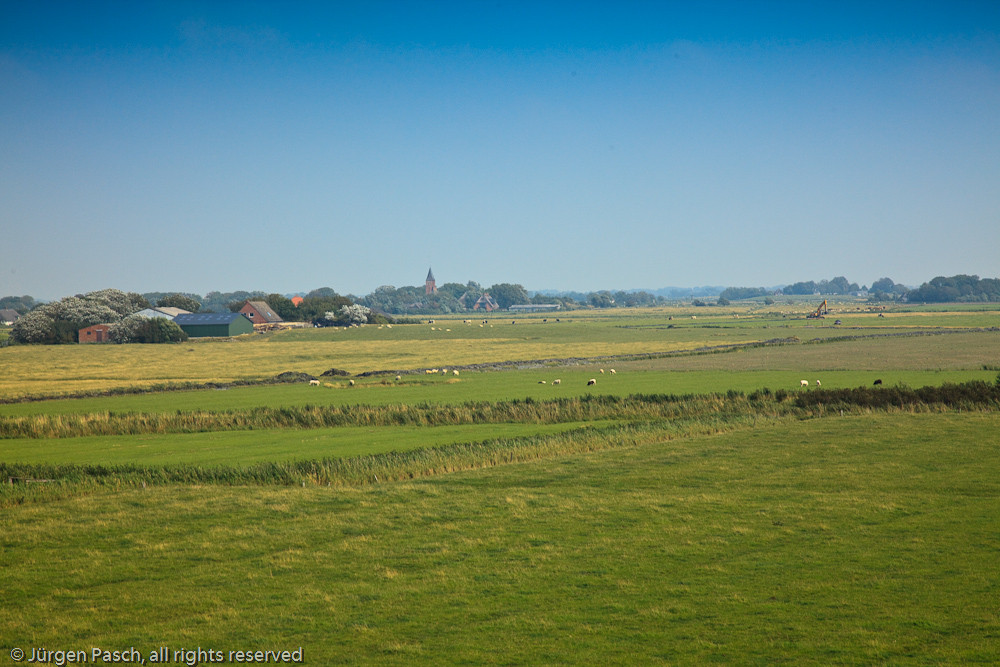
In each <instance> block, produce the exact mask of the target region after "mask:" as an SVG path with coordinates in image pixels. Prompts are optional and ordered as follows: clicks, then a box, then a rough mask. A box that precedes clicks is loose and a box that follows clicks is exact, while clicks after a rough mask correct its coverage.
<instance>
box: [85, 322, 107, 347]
mask: <svg viewBox="0 0 1000 667" xmlns="http://www.w3.org/2000/svg"><path fill="white" fill-rule="evenodd" d="M110 331H111V325H110V324H95V325H93V326H89V327H86V328H84V329H80V333H79V334H78V336H79V337H78V339H77V340H79V341H80V342H81V343H110V342H111V338H110V336H109V335H108V332H110Z"/></svg>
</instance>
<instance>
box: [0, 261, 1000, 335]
mask: <svg viewBox="0 0 1000 667" xmlns="http://www.w3.org/2000/svg"><path fill="white" fill-rule="evenodd" d="M865 291H867V293H868V295H869V300H870V301H890V300H896V301H906V302H909V303H947V302H960V303H974V302H1000V279H997V278H984V279H981V278H979V276H976V275H965V274H960V275H955V276H951V277H945V276H938V277H936V278H934V279H932V280H930V281H928V282H926V283H924V284H922V285H921V286H920V287H917V288H915V289H909V288H908V287H906V286H904V285H902V284H899V283H896V282H894V281H893V280H892V279H891V278H880V279H879V280H876V281H875V282H873V283H872V284H871V286H870V287H859V286H858V285H857V283H852V282H849V281H848V280H847V279H846V278H844V277H843V276H838V277H836V278H833V279H831V280H820V281H819V282H814V281H811V280H810V281H806V282H797V283H792V284H791V285H787V286H785V287H784V288H781V289H779V290H773V289H772V290H768V289H766V288H763V287H727V288H726V289H724V290H722V291H721V293H720V294H719V298H718V301H717V303H718V304H719V305H727V304H729V303H730V302H732V301H738V300H743V299H750V298H757V297H764V298H765V299H772V298H773V297H774V296H777V295H782V294H784V295H791V294H802V295H808V294H826V295H846V294H852V293H856V292H865ZM484 294H489V295H490V296H491V297H492V298H493V299H494V300H495V302H496V303H497V305H498V306H499V307H500V308H501V309H506V308H509V307H510V306H512V305H516V304H557V305H559V306H560V307H561V308H564V309H567V310H569V309H576V308H632V307H643V306H656V305H661V304H663V303H665V302H666V299H665V298H664V297H662V296H656V295H653V294H650V293H649V292H645V291H628V292H626V291H621V290H620V291H616V292H611V291H607V290H602V291H597V292H586V293H584V292H561V293H558V294H542V293H536V294H533V295H531V294H529V293H528V291H527V290H526V289H525V288H524V286H523V285H519V284H513V283H497V284H494V285H491V286H490V287H488V288H484V287H483V286H481V285H480V284H479V283H477V282H475V281H469V282H467V283H465V284H464V285H463V284H461V283H445V284H443V285H441V286H440V287H439V288H438V289H437V291H436V292H435V293H433V294H426V291H425V289H424V287H423V286H419V287H418V286H408V287H398V288H397V287H393V286H391V285H383V286H381V287H379V288H378V289H376V290H375V291H373V292H372V293H371V294H368V295H366V296H364V297H360V298H359V297H355V296H352V295H341V294H338V293H337V292H336V291H335V290H334V289H333V288H330V287H322V288H319V289H316V290H313V291H311V292H309V293H307V294H306V295H305V296H304V297H302V300H301V301H300V302H299V303H298V305H296V304H295V303H294V302H293V301H292V299H290V298H289V297H287V296H285V295H283V294H277V293H270V294H269V293H266V292H261V291H254V292H249V291H236V292H209V293H208V294H205V295H204V296H199V295H197V294H190V293H181V292H150V293H146V294H137V293H134V292H122V291H120V290H115V289H106V290H100V291H97V292H89V293H87V294H78V295H75V296H71V297H66V298H64V299H61V300H59V301H53V302H48V303H42V302H38V301H36V300H35V299H34V298H32V297H31V296H27V295H25V296H5V297H2V298H0V308H2V309H11V310H15V311H17V312H18V313H19V314H20V315H21V317H20V319H18V320H17V322H15V324H14V325H13V327H12V328H11V332H10V340H11V342H14V343H48V344H56V343H75V342H76V341H77V333H78V332H79V330H80V329H83V328H85V327H88V326H91V325H94V324H111V325H113V326H112V328H111V330H110V331H109V335H110V336H111V339H112V341H115V342H140V343H157V342H170V341H176V340H184V339H186V336H187V335H186V334H185V333H184V332H183V331H181V329H180V327H178V326H177V325H176V324H174V323H173V322H170V321H169V320H163V319H158V320H153V321H150V320H148V319H146V318H143V317H140V316H137V315H135V313H137V312H138V311H140V310H143V309H145V308H150V307H153V306H161V307H162V306H172V307H176V308H182V309H184V310H188V311H190V312H202V313H206V312H227V311H229V312H237V311H239V310H240V308H242V307H243V305H244V304H245V303H246V302H247V301H256V300H260V301H266V302H267V304H268V305H269V306H270V307H271V309H272V310H273V311H274V312H275V313H277V314H278V315H279V316H280V317H281V318H282V319H284V320H285V321H288V322H309V323H312V324H314V325H316V326H349V325H351V324H362V323H366V322H367V323H375V322H388V321H392V319H393V318H396V321H400V320H398V316H405V315H418V314H419V315H426V314H448V313H465V312H470V311H471V310H472V309H473V307H474V306H475V304H476V302H477V301H478V300H479V298H480V297H482V296H483V295H484ZM695 305H707V303H705V302H704V301H702V300H700V299H699V300H696V302H695Z"/></svg>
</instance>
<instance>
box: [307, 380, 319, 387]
mask: <svg viewBox="0 0 1000 667" xmlns="http://www.w3.org/2000/svg"><path fill="white" fill-rule="evenodd" d="M309 386H310V387H318V386H319V380H309Z"/></svg>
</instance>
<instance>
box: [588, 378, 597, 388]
mask: <svg viewBox="0 0 1000 667" xmlns="http://www.w3.org/2000/svg"><path fill="white" fill-rule="evenodd" d="M594 384H597V380H595V379H594V378H590V379H589V380H587V386H588V387H589V386H591V385H594Z"/></svg>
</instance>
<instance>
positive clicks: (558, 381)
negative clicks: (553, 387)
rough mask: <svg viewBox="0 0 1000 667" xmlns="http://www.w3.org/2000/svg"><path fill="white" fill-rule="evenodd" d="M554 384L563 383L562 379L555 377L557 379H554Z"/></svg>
mask: <svg viewBox="0 0 1000 667" xmlns="http://www.w3.org/2000/svg"><path fill="white" fill-rule="evenodd" d="M552 384H562V380H560V379H558V378H557V379H555V380H553V381H552Z"/></svg>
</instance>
